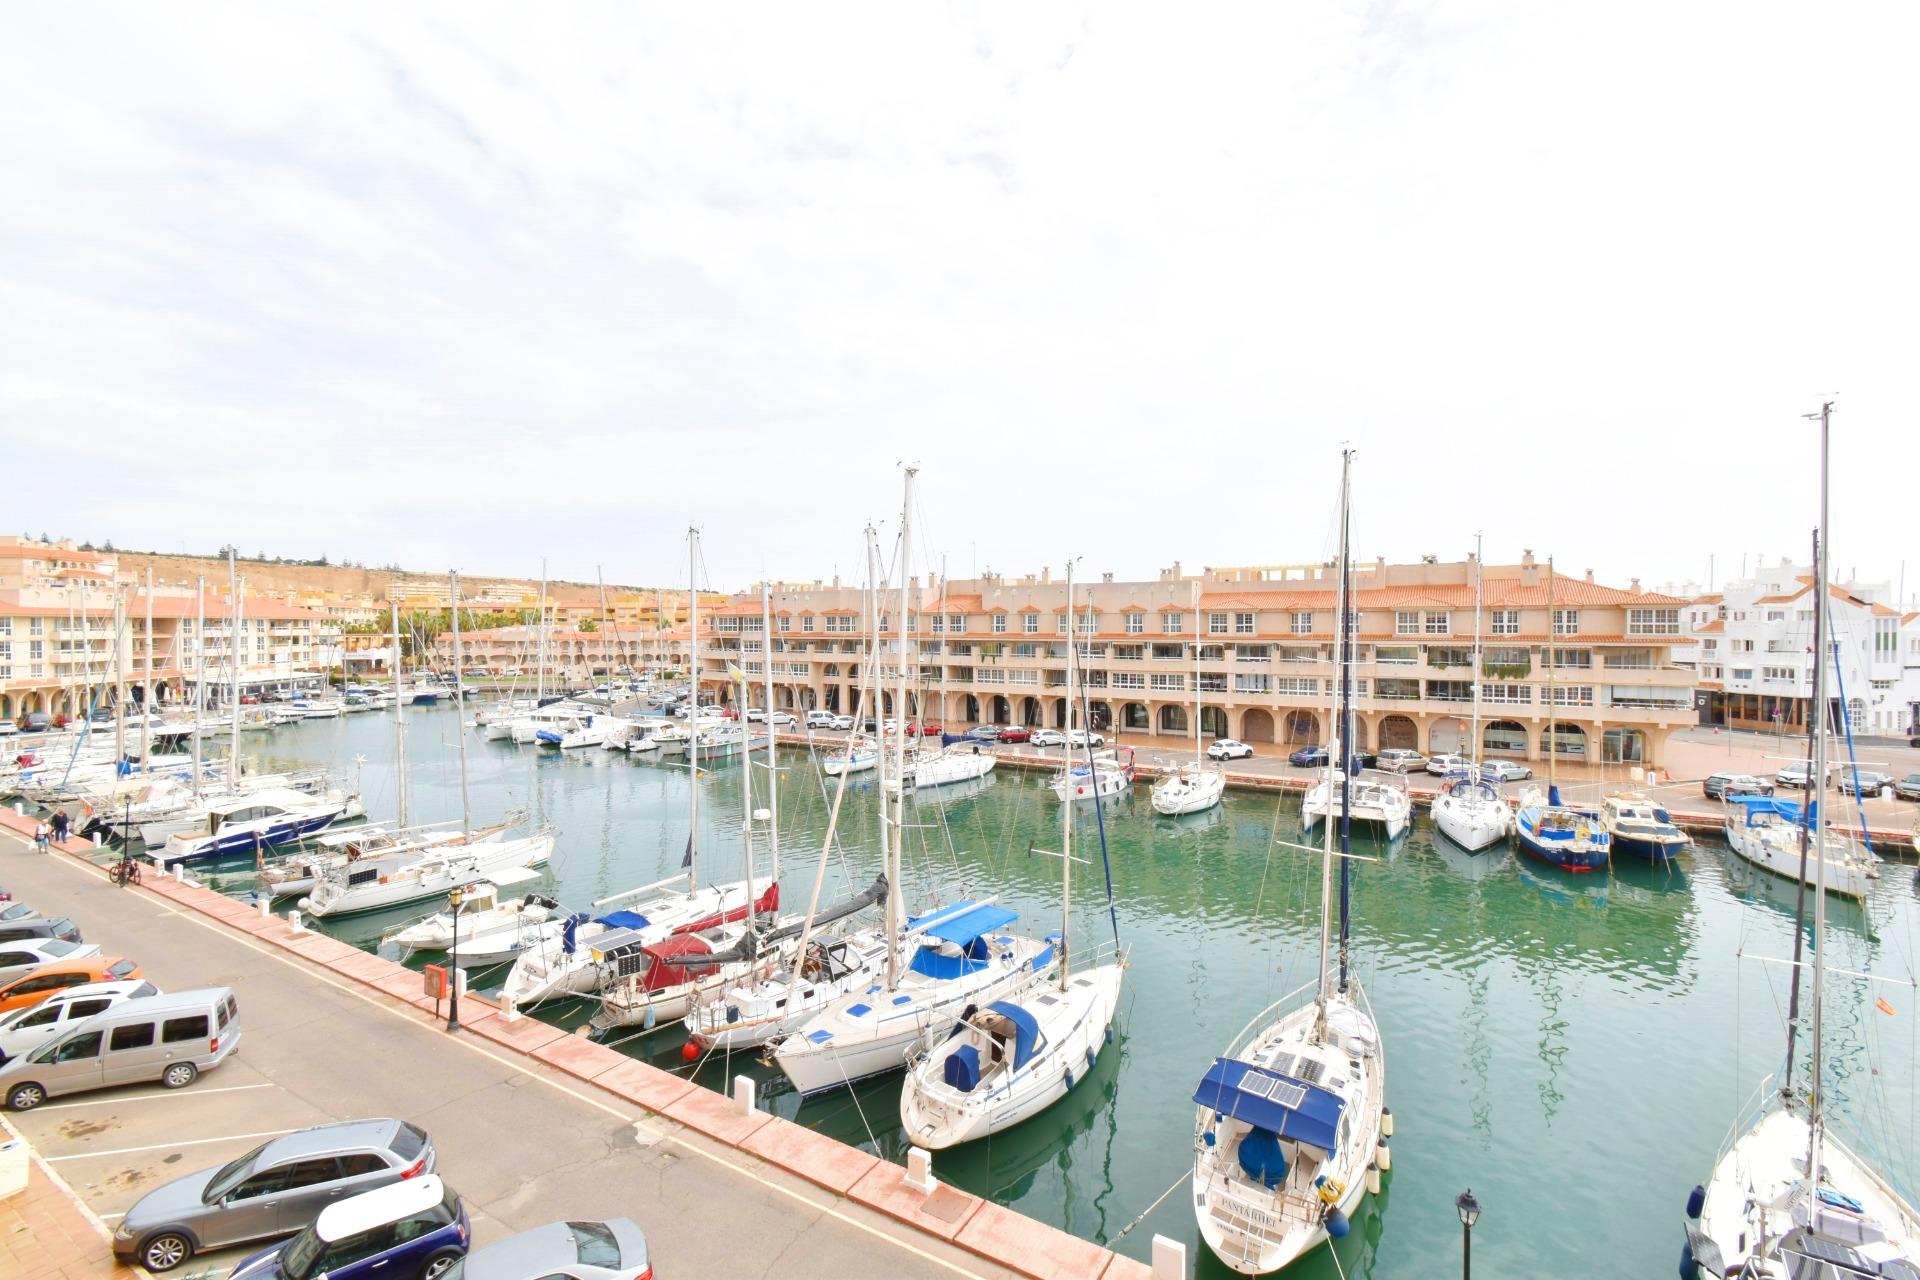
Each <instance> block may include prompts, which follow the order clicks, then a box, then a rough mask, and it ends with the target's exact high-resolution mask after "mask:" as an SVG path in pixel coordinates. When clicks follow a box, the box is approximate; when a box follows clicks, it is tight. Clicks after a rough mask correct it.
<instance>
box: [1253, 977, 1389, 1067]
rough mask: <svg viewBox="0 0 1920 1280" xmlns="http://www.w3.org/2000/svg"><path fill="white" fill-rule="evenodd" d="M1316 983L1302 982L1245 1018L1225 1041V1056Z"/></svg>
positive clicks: (1369, 1011) (1370, 1012) (1310, 989)
mask: <svg viewBox="0 0 1920 1280" xmlns="http://www.w3.org/2000/svg"><path fill="white" fill-rule="evenodd" d="M1318 985H1319V983H1318V982H1317V981H1315V982H1303V983H1301V984H1300V985H1299V986H1297V987H1295V988H1294V989H1293V990H1291V991H1289V992H1287V993H1286V994H1285V995H1283V996H1281V997H1280V998H1279V999H1277V1000H1275V1001H1274V1002H1273V1003H1272V1004H1270V1005H1268V1006H1267V1007H1266V1008H1264V1009H1262V1010H1261V1011H1260V1012H1258V1013H1256V1014H1254V1015H1253V1017H1251V1018H1249V1019H1248V1020H1247V1024H1246V1025H1245V1026H1244V1027H1241V1028H1240V1030H1239V1031H1237V1032H1235V1033H1234V1036H1233V1039H1231V1040H1229V1041H1228V1042H1227V1056H1228V1057H1232V1056H1233V1055H1234V1054H1236V1053H1238V1052H1240V1050H1241V1049H1243V1048H1245V1047H1246V1045H1247V1044H1248V1043H1249V1041H1250V1040H1251V1039H1252V1036H1253V1033H1254V1032H1255V1031H1256V1030H1258V1029H1261V1028H1264V1027H1265V1026H1266V1025H1267V1024H1268V1023H1269V1022H1271V1021H1272V1020H1273V1019H1272V1018H1271V1017H1270V1016H1269V1015H1271V1014H1274V1013H1276V1012H1277V1011H1278V1010H1279V1009H1280V1008H1281V1007H1282V1006H1283V1005H1292V1004H1293V1003H1294V1002H1295V1001H1297V1000H1298V999H1299V998H1300V997H1301V996H1302V995H1304V994H1305V993H1307V992H1309V991H1312V990H1313V989H1314V988H1315V987H1316V986H1318ZM1368 1014H1369V1016H1371V1014H1372V1010H1371V1009H1369V1010H1368Z"/></svg>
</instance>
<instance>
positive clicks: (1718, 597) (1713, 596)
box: [1693, 591, 1727, 604]
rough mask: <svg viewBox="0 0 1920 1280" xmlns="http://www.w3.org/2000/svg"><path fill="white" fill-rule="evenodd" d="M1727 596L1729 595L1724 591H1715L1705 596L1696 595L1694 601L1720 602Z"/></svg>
mask: <svg viewBox="0 0 1920 1280" xmlns="http://www.w3.org/2000/svg"><path fill="white" fill-rule="evenodd" d="M1726 598H1727V596H1726V593H1725V592H1724V591H1713V592H1709V593H1708V594H1706V595H1704V596H1695V597H1694V598H1693V602H1694V603H1695V604H1719V603H1721V602H1722V601H1724V600H1725V599H1726Z"/></svg>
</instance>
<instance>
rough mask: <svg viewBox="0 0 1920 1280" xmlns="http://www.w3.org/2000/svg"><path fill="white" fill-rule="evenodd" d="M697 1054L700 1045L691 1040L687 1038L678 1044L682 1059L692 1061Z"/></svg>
mask: <svg viewBox="0 0 1920 1280" xmlns="http://www.w3.org/2000/svg"><path fill="white" fill-rule="evenodd" d="M699 1056H700V1046H699V1045H697V1044H695V1043H694V1042H693V1041H691V1040H689V1041H687V1042H686V1043H685V1044H683V1045H681V1046H680V1057H681V1058H682V1059H683V1060H685V1061H687V1062H692V1061H694V1060H695V1059H696V1058H698V1057H699Z"/></svg>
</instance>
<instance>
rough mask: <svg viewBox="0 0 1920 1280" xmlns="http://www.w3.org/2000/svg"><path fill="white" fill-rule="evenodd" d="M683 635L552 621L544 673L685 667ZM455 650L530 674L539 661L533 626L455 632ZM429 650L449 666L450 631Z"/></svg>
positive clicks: (469, 659)
mask: <svg viewBox="0 0 1920 1280" xmlns="http://www.w3.org/2000/svg"><path fill="white" fill-rule="evenodd" d="M687 635H688V631H687V628H686V626H685V625H684V624H682V625H681V626H678V627H669V628H666V629H665V630H657V629H653V628H640V629H635V628H632V627H629V626H625V625H622V626H612V625H607V626H601V627H596V628H595V629H594V630H591V631H579V630H575V629H573V628H571V627H567V626H564V625H557V626H554V627H552V628H550V629H549V631H548V633H547V642H546V649H545V657H546V670H547V674H548V675H551V676H556V677H560V678H562V679H580V678H583V677H585V676H589V675H594V674H598V673H604V672H608V671H613V670H616V669H618V668H621V667H628V668H631V669H632V670H634V671H651V670H661V669H666V668H676V669H681V670H684V669H685V667H686V663H687V643H686V641H687ZM460 650H461V662H462V664H463V665H464V666H465V667H467V668H468V669H470V670H471V669H483V670H486V671H489V672H492V673H494V674H502V675H503V674H507V673H509V672H512V673H518V674H521V675H528V676H531V675H533V674H535V673H536V672H537V671H538V670H539V669H540V665H541V654H542V650H541V644H540V629H539V628H538V627H535V626H515V627H489V628H487V629H486V630H484V631H466V630H463V631H462V632H461V633H460ZM434 651H435V653H436V654H437V655H438V659H439V663H440V665H441V666H442V667H448V668H450V667H451V666H452V665H453V635H452V633H451V632H447V633H443V634H441V635H439V636H437V637H435V639H434Z"/></svg>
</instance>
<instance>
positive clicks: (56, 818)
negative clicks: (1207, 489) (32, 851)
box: [53, 809, 71, 844]
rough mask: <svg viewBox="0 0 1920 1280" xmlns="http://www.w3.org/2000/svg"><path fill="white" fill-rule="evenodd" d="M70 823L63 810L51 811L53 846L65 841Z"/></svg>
mask: <svg viewBox="0 0 1920 1280" xmlns="http://www.w3.org/2000/svg"><path fill="white" fill-rule="evenodd" d="M70 821H71V820H70V819H69V818H68V817H67V811H66V810H65V809H55V810H54V811H53V842H54V843H55V844H60V843H62V842H64V841H65V840H66V838H67V827H68V824H69V822H70Z"/></svg>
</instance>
